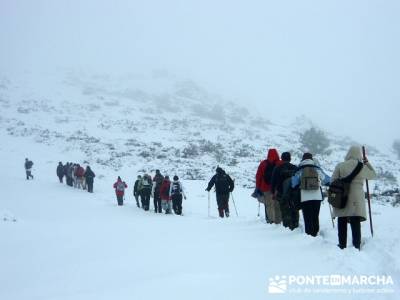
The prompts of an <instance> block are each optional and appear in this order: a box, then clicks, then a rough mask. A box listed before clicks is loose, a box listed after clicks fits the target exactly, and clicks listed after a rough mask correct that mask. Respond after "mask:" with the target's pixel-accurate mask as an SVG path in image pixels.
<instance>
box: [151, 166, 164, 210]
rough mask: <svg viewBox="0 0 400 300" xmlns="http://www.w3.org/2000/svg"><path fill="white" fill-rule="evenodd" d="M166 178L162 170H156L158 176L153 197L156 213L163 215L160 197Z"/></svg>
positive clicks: (155, 180)
mask: <svg viewBox="0 0 400 300" xmlns="http://www.w3.org/2000/svg"><path fill="white" fill-rule="evenodd" d="M163 180H164V176H162V175H161V173H160V170H156V175H155V176H154V178H153V188H152V192H151V193H152V195H153V202H154V212H155V213H161V212H162V209H161V197H160V188H161V184H162V183H163Z"/></svg>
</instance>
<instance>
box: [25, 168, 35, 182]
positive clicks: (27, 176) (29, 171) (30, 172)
mask: <svg viewBox="0 0 400 300" xmlns="http://www.w3.org/2000/svg"><path fill="white" fill-rule="evenodd" d="M29 178H32V179H33V175H32V171H31V170H26V180H29Z"/></svg>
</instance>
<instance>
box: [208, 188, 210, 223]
mask: <svg viewBox="0 0 400 300" xmlns="http://www.w3.org/2000/svg"><path fill="white" fill-rule="evenodd" d="M208 217H210V191H208Z"/></svg>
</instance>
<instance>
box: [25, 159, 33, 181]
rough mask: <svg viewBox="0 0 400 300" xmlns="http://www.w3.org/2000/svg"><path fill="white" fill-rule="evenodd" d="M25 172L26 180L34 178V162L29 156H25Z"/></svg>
mask: <svg viewBox="0 0 400 300" xmlns="http://www.w3.org/2000/svg"><path fill="white" fill-rule="evenodd" d="M24 167H25V173H26V180H29V178H31V179H33V175H32V167H33V162H32V161H31V160H29V159H27V158H25V164H24Z"/></svg>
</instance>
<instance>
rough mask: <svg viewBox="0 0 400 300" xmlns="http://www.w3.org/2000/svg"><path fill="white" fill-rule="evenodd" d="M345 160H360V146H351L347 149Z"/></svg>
mask: <svg viewBox="0 0 400 300" xmlns="http://www.w3.org/2000/svg"><path fill="white" fill-rule="evenodd" d="M345 159H346V160H350V159H355V160H362V153H361V147H360V146H351V147H350V149H349V151H348V152H347V154H346V158H345Z"/></svg>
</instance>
